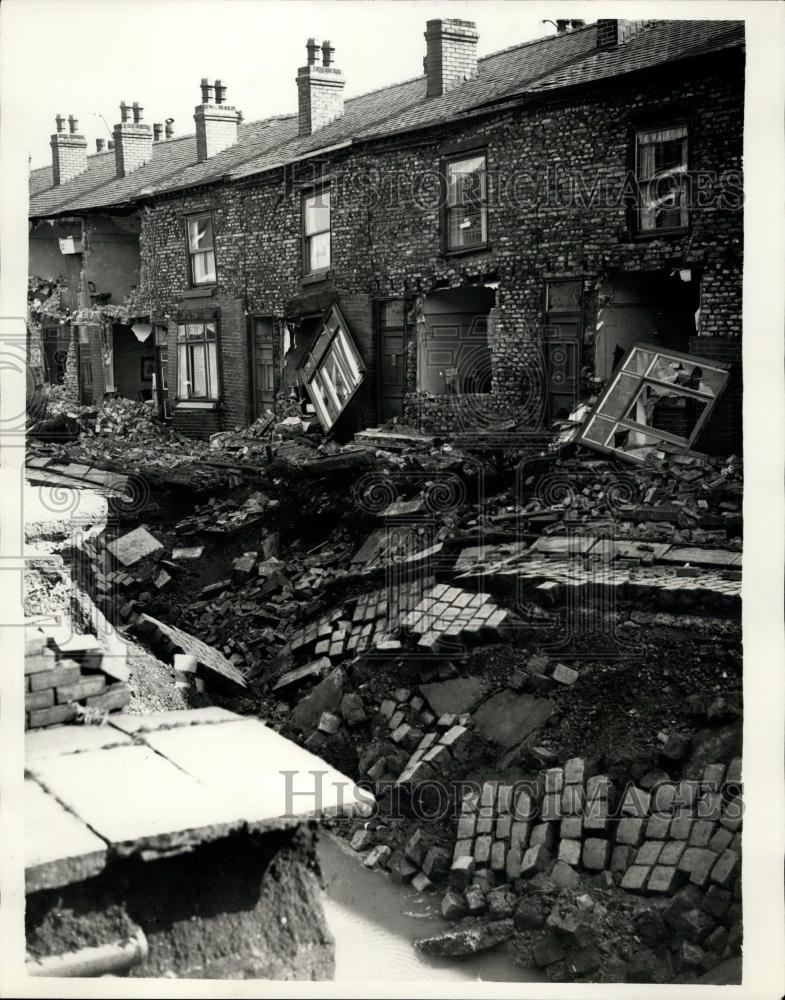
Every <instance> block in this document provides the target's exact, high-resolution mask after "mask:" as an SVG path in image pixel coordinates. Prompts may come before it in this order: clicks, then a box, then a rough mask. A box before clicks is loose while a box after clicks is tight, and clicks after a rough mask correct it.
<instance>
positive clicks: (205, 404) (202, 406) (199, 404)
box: [175, 399, 218, 410]
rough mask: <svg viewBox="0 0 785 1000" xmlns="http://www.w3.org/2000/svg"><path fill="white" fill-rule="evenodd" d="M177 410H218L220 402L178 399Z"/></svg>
mask: <svg viewBox="0 0 785 1000" xmlns="http://www.w3.org/2000/svg"><path fill="white" fill-rule="evenodd" d="M175 409H177V410H217V409H218V400H206V399H204V400H202V399H178V400H177V402H176V403H175Z"/></svg>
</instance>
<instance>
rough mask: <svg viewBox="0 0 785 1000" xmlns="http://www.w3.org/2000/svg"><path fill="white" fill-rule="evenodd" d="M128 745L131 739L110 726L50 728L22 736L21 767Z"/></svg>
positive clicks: (33, 730)
mask: <svg viewBox="0 0 785 1000" xmlns="http://www.w3.org/2000/svg"><path fill="white" fill-rule="evenodd" d="M130 743H131V737H130V736H127V735H126V734H125V733H123V732H121V731H120V730H119V729H115V728H114V727H113V726H107V725H101V726H53V727H52V728H51V729H37V730H36V729H30V730H28V731H27V732H26V733H25V764H26V765H27V764H29V763H31V762H32V761H35V760H42V759H44V758H45V757H59V756H60V754H68V753H83V752H84V751H85V750H105V749H107V748H108V747H115V746H124V745H129V744H130Z"/></svg>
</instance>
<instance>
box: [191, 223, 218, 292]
mask: <svg viewBox="0 0 785 1000" xmlns="http://www.w3.org/2000/svg"><path fill="white" fill-rule="evenodd" d="M188 255H189V259H190V262H191V284H192V285H207V284H213V283H214V282H215V244H214V240H213V217H212V216H211V215H198V216H195V217H194V218H192V219H188Z"/></svg>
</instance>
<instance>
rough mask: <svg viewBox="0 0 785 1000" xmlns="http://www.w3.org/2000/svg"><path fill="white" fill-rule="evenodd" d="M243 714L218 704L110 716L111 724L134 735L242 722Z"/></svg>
mask: <svg viewBox="0 0 785 1000" xmlns="http://www.w3.org/2000/svg"><path fill="white" fill-rule="evenodd" d="M242 719H243V716H242V715H237V714H236V713H235V712H230V711H228V710H227V709H225V708H219V707H218V705H208V706H207V707H206V708H189V709H186V710H185V711H182V710H181V711H177V710H174V711H171V712H151V713H150V714H149V715H117V716H113V717H110V718H109V719H108V720H107V721H108V722H109V725H110V726H112V727H114V728H115V729H119V730H120V731H121V732H124V733H128V734H129V735H131V736H134V735H135V734H136V733H152V732H155V731H156V730H158V729H175V728H179V727H180V726H195V725H199V726H203V725H206V724H209V723H215V722H241V721H242Z"/></svg>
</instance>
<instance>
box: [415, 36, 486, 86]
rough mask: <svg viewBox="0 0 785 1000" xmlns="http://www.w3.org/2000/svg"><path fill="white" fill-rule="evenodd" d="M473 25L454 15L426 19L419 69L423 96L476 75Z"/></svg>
mask: <svg viewBox="0 0 785 1000" xmlns="http://www.w3.org/2000/svg"><path fill="white" fill-rule="evenodd" d="M478 37H479V36H478V34H477V25H476V24H475V23H474V21H460V20H458V19H457V18H437V19H435V20H433V21H428V22H426V25H425V45H426V49H425V51H426V55H425V59H424V60H423V70H424V72H425V76H426V78H427V96H428V97H440V96H441V95H442V94H446V93H447V92H448V91H450V90H452V89H453V88H454V87H459V86H460V85H461V84H462V83H463V82H464V81H465V80H471V79H472V78H473V77H475V76H477V39H478Z"/></svg>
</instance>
